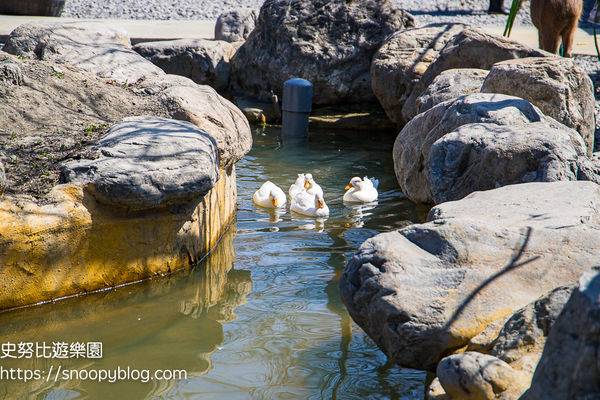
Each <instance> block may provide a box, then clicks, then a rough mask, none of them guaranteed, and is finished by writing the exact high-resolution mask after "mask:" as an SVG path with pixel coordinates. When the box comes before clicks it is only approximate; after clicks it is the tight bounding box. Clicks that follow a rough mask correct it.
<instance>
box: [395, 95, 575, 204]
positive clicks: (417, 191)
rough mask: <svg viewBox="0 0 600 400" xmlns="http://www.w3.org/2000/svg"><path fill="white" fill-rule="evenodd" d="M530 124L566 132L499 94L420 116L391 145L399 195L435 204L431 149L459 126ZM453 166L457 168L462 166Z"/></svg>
mask: <svg viewBox="0 0 600 400" xmlns="http://www.w3.org/2000/svg"><path fill="white" fill-rule="evenodd" d="M532 122H542V123H543V124H545V125H546V126H548V127H551V128H556V129H563V130H564V129H565V128H564V127H562V125H561V124H559V123H558V122H556V121H554V120H553V119H551V118H548V117H546V116H544V115H543V114H542V112H541V111H540V110H539V109H538V108H537V107H535V106H533V105H532V104H531V103H529V102H528V101H526V100H523V99H520V98H517V97H511V96H506V95H501V94H489V93H475V94H470V95H466V96H461V97H459V98H457V99H455V100H453V101H447V102H444V103H441V104H438V105H437V106H435V107H433V108H432V109H430V110H428V111H426V112H424V113H423V114H419V115H418V116H416V117H415V118H414V119H413V120H411V121H410V122H409V123H408V124H406V126H405V127H404V128H403V129H402V131H401V132H400V133H399V134H398V137H397V138H396V141H395V143H394V150H393V157H394V170H395V172H396V178H397V179H398V183H399V184H400V188H402V192H403V193H404V194H405V195H406V196H407V197H408V198H409V199H411V200H412V201H414V202H417V203H433V202H434V198H433V194H432V191H431V185H430V182H429V180H428V177H427V165H428V162H429V160H430V158H429V153H430V151H431V147H432V146H433V144H434V143H435V142H436V141H438V140H439V139H441V138H442V137H443V136H444V135H446V134H448V133H450V132H452V131H453V130H455V129H456V128H458V127H460V126H461V125H466V124H471V123H492V124H496V125H506V126H511V127H513V128H514V129H518V128H519V127H524V126H525V125H527V124H530V123H532ZM575 143H576V142H575ZM454 167H455V168H460V167H461V165H455V166H454ZM492 173H493V171H492ZM488 188H489V187H488ZM486 189H487V188H486Z"/></svg>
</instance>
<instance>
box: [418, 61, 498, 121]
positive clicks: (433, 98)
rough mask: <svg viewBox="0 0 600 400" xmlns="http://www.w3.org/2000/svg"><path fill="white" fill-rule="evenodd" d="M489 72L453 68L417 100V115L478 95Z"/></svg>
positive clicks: (432, 83) (438, 77)
mask: <svg viewBox="0 0 600 400" xmlns="http://www.w3.org/2000/svg"><path fill="white" fill-rule="evenodd" d="M487 74H488V71H486V70H484V69H477V68H453V69H448V70H446V71H443V72H442V73H441V74H439V75H438V76H436V77H435V79H434V80H433V82H431V85H429V87H428V88H427V90H425V93H423V94H422V95H421V96H419V97H418V98H417V100H416V102H417V104H416V107H417V113H418V114H420V113H423V112H425V111H427V110H429V109H430V108H433V107H434V106H436V105H438V104H440V103H443V102H444V101H448V100H453V99H455V98H457V97H459V96H462V95H465V94H470V93H477V92H479V89H480V88H481V85H482V84H483V81H484V80H485V77H486V76H487Z"/></svg>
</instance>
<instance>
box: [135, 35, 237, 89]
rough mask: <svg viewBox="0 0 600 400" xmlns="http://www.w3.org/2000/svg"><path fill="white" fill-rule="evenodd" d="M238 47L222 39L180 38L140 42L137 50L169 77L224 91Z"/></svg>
mask: <svg viewBox="0 0 600 400" xmlns="http://www.w3.org/2000/svg"><path fill="white" fill-rule="evenodd" d="M238 47H239V46H236V45H232V44H231V43H228V42H225V41H222V40H206V39H180V40H165V41H158V42H144V43H139V44H137V45H135V46H133V50H135V51H136V52H137V53H139V54H140V55H141V56H143V57H144V58H146V59H147V60H149V61H151V62H152V63H153V64H154V65H156V66H158V67H159V68H161V69H162V70H163V71H165V72H166V73H167V74H175V75H182V76H185V77H187V78H190V79H191V80H193V81H194V82H196V83H198V84H200V85H209V86H212V87H213V88H215V89H216V90H218V91H224V90H226V89H227V86H228V85H229V60H230V59H231V57H232V56H233V54H234V53H235V51H236V50H237V48H238Z"/></svg>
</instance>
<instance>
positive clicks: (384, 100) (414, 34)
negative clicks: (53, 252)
mask: <svg viewBox="0 0 600 400" xmlns="http://www.w3.org/2000/svg"><path fill="white" fill-rule="evenodd" d="M463 29H464V25H460V24H444V25H434V26H424V27H420V28H409V29H405V30H402V31H399V32H396V33H394V34H393V35H392V36H390V37H389V38H388V39H386V40H385V42H384V43H383V45H382V46H381V47H380V48H379V50H377V52H376V53H375V55H373V61H372V62H371V87H372V88H373V93H375V96H377V99H378V100H379V102H380V103H381V105H382V106H383V109H384V110H385V112H386V114H387V115H388V117H389V118H390V119H391V120H392V121H394V122H395V123H396V124H397V125H403V124H405V123H406V122H408V121H405V120H404V119H403V118H402V107H403V106H404V103H405V102H406V99H408V96H410V93H411V92H412V90H413V88H414V86H415V85H416V84H417V83H418V82H419V80H420V79H421V77H422V76H423V74H424V73H425V71H426V70H427V68H428V67H429V65H430V64H431V63H432V62H433V61H434V60H435V59H436V58H437V56H438V54H439V52H440V50H442V48H443V47H444V46H445V45H446V43H448V41H449V40H451V39H452V38H453V37H454V36H455V35H457V34H458V33H459V32H460V31H462V30H463Z"/></svg>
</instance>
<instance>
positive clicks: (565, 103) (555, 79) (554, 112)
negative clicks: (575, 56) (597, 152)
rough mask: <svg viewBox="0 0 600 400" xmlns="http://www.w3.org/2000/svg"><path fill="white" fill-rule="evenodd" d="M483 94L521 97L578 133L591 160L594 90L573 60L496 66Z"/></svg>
mask: <svg viewBox="0 0 600 400" xmlns="http://www.w3.org/2000/svg"><path fill="white" fill-rule="evenodd" d="M481 91H482V92H487V93H504V94H508V95H510V96H516V97H521V98H522V99H525V100H527V101H529V102H531V103H532V104H534V105H535V106H537V107H538V108H539V109H540V110H542V112H543V113H544V114H546V115H547V116H549V117H552V118H554V119H555V120H557V121H558V122H560V123H562V124H564V125H566V126H568V127H570V128H573V129H575V130H576V131H577V132H579V133H580V134H581V136H582V137H583V139H584V141H585V144H586V146H587V149H588V155H590V156H591V154H592V151H593V149H594V130H595V123H594V106H595V104H596V101H595V99H594V86H593V85H592V81H591V79H590V78H589V76H588V75H587V74H586V73H585V72H584V71H583V70H582V69H581V68H580V67H578V66H577V64H575V62H574V61H573V60H572V59H570V58H565V57H531V58H523V59H518V60H507V61H503V62H499V63H497V64H495V65H494V66H493V67H492V69H491V70H490V74H489V75H488V77H487V79H486V80H485V82H484V83H483V86H482V87H481Z"/></svg>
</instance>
